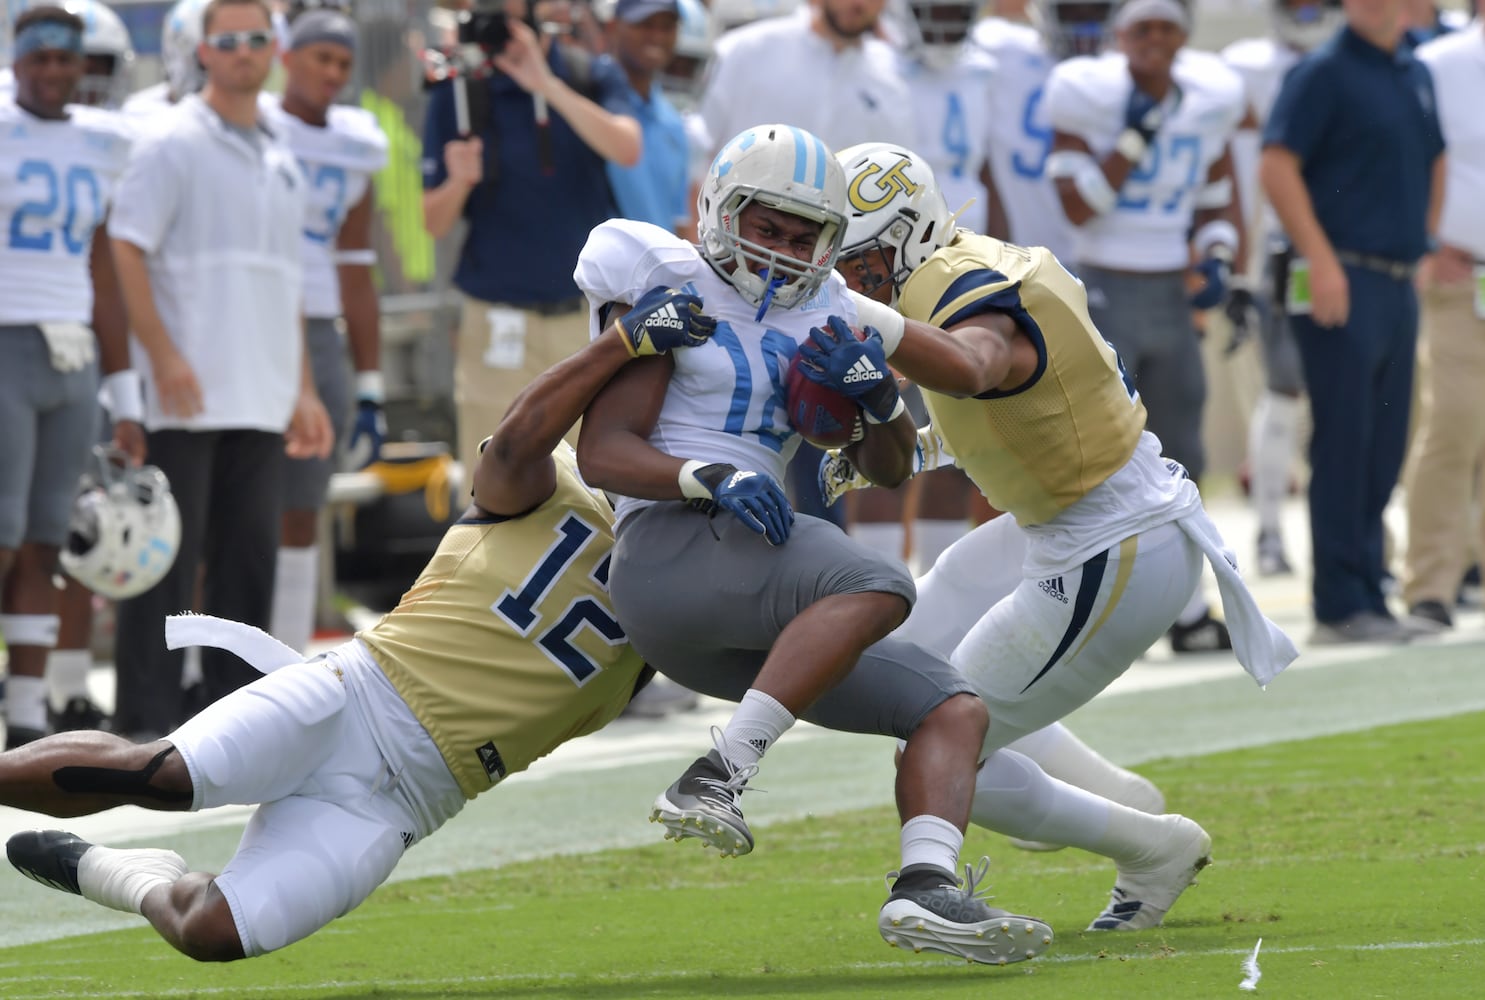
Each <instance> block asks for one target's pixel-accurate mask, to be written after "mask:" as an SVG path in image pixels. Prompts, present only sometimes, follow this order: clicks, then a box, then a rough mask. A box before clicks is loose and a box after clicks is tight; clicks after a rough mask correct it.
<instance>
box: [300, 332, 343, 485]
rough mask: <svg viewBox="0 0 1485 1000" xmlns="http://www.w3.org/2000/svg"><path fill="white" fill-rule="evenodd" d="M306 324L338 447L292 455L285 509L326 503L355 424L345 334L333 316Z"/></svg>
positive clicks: (317, 378) (311, 358)
mask: <svg viewBox="0 0 1485 1000" xmlns="http://www.w3.org/2000/svg"><path fill="white" fill-rule="evenodd" d="M305 326H306V328H307V329H306V331H305V340H306V343H307V345H308V347H309V363H310V366H311V371H313V372H314V377H315V390H316V391H317V392H319V394H320V402H322V403H324V404H325V411H326V412H327V413H329V414H330V423H331V425H332V426H333V427H334V428H335V450H334V451H332V452H331V453H330V457H329V458H291V459H289V460H288V461H287V462H285V463H284V508H283V509H284V510H319V509H320V508H321V507H323V506H324V504H325V494H326V492H327V491H328V490H329V489H330V476H331V474H332V473H334V472H335V460H336V458H337V456H338V454H339V452H340V449H341V448H343V447H344V446H345V438H346V433H347V432H348V431H349V429H350V424H351V377H350V365H349V363H348V362H347V360H346V353H345V338H344V337H342V336H341V334H340V330H339V329H337V327H336V325H335V320H333V319H317V318H313V317H311V318H310V319H307V320H305Z"/></svg>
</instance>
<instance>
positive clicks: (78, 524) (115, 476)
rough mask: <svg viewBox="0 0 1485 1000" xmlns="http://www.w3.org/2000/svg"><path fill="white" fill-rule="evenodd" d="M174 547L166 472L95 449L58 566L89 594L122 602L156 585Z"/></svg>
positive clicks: (175, 513)
mask: <svg viewBox="0 0 1485 1000" xmlns="http://www.w3.org/2000/svg"><path fill="white" fill-rule="evenodd" d="M179 548H180V511H179V510H178V509H177V508H176V506H175V497H173V496H171V494H170V483H169V482H168V481H167V480H166V479H165V473H163V472H161V471H160V470H159V469H157V468H155V467H154V466H153V465H142V466H139V467H134V466H131V465H129V462H128V459H127V457H126V456H125V455H124V453H123V452H121V451H119V450H117V449H115V448H109V447H105V446H103V445H99V446H97V447H95V448H94V449H93V457H92V462H91V464H90V467H89V469H88V471H87V472H85V473H84V474H83V477H82V482H81V484H80V489H79V492H78V495H77V499H76V500H74V501H73V503H72V519H71V522H70V523H69V525H68V531H67V544H66V545H65V546H64V547H63V548H62V552H61V561H62V568H63V569H65V570H66V571H67V573H68V575H69V576H71V577H72V578H73V579H74V580H76V581H77V582H78V583H81V584H82V585H83V586H85V587H87V588H88V589H89V590H91V591H93V592H94V593H96V594H102V595H103V596H104V597H109V598H112V599H114V600H121V599H123V598H126V597H137V596H138V595H140V594H142V593H144V592H145V591H146V590H149V589H150V588H151V587H153V586H154V585H155V584H157V583H159V582H160V580H161V579H163V578H164V576H165V574H166V573H167V572H169V570H170V567H171V565H172V564H173V563H174V562H175V554H176V552H177V550H179Z"/></svg>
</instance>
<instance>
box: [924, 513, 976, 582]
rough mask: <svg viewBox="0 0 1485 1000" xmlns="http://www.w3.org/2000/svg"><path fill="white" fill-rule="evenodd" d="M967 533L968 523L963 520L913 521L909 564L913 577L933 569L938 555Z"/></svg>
mask: <svg viewBox="0 0 1485 1000" xmlns="http://www.w3.org/2000/svg"><path fill="white" fill-rule="evenodd" d="M968 531H969V522H968V521H966V520H965V519H963V518H958V519H955V520H952V521H914V522H913V559H912V562H911V563H910V566H911V567H912V571H913V576H922V575H923V574H924V573H927V572H928V571H929V570H930V569H932V568H933V564H934V563H935V562H936V561H937V560H938V557H939V555H940V553H942V552H943V551H944V550H945V549H947V548H948V547H949V546H950V545H953V544H954V543H955V542H957V541H959V539H961V538H963V537H964V536H965V534H966V533H967V532H968Z"/></svg>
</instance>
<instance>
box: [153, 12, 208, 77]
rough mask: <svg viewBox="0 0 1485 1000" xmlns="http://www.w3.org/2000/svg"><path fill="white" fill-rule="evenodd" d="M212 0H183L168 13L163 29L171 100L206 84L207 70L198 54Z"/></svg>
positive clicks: (163, 54) (163, 56)
mask: <svg viewBox="0 0 1485 1000" xmlns="http://www.w3.org/2000/svg"><path fill="white" fill-rule="evenodd" d="M207 2H208V0H179V2H178V3H177V4H176V5H175V6H174V7H171V8H170V13H168V14H166V15H165V24H164V26H163V27H162V28H161V31H160V57H161V60H162V61H163V62H164V63H165V79H166V81H167V82H168V83H169V84H170V97H171V100H175V101H178V100H180V99H181V98H182V97H185V96H186V95H188V94H194V93H196V91H198V90H200V89H201V88H202V87H204V86H206V71H205V70H204V69H202V68H201V60H200V59H198V58H197V56H196V47H197V46H198V45H200V44H201V39H202V36H203V35H204V34H205V29H204V28H203V27H202V25H201V15H202V13H204V12H205V10H206V4H207Z"/></svg>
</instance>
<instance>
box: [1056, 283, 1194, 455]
mask: <svg viewBox="0 0 1485 1000" xmlns="http://www.w3.org/2000/svg"><path fill="white" fill-rule="evenodd" d="M1078 276H1079V277H1080V278H1082V279H1083V284H1084V285H1086V286H1087V288H1088V313H1089V315H1090V316H1092V318H1093V324H1094V325H1095V326H1097V327H1098V332H1099V333H1101V334H1102V335H1103V337H1104V339H1105V340H1107V341H1108V342H1109V343H1110V344H1113V345H1114V350H1116V351H1118V352H1119V359H1120V360H1121V361H1123V362H1124V370H1125V371H1126V372H1128V373H1129V377H1130V378H1131V379H1133V380H1134V387H1135V388H1136V389H1138V390H1139V394H1140V398H1141V399H1143V400H1144V403H1145V412H1146V413H1147V414H1149V420H1148V423H1147V424H1146V427H1147V429H1148V430H1149V431H1150V433H1151V434H1154V435H1155V436H1156V437H1158V438H1159V439H1160V444H1161V450H1162V451H1163V452H1164V454H1165V456H1166V457H1167V458H1173V459H1175V460H1176V461H1177V462H1180V463H1181V464H1182V465H1184V466H1185V467H1186V470H1187V471H1188V472H1190V473H1191V478H1192V479H1199V478H1200V476H1201V474H1202V471H1203V470H1204V469H1205V468H1206V453H1205V451H1204V450H1203V448H1202V441H1201V417H1202V407H1203V406H1204V405H1205V404H1206V399H1207V378H1206V370H1205V369H1204V368H1203V366H1202V360H1201V343H1200V341H1199V340H1198V339H1197V334H1196V327H1195V326H1194V325H1193V324H1192V321H1191V304H1190V302H1189V300H1188V296H1187V294H1186V284H1185V277H1184V276H1183V274H1182V272H1180V271H1170V272H1161V273H1156V274H1130V273H1128V272H1123V271H1107V270H1104V269H1103V268H1101V267H1093V266H1091V265H1085V266H1083V267H1081V268H1079V270H1078Z"/></svg>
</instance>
